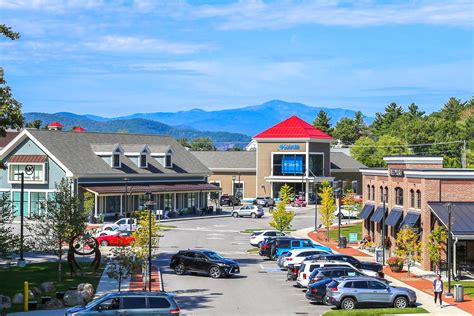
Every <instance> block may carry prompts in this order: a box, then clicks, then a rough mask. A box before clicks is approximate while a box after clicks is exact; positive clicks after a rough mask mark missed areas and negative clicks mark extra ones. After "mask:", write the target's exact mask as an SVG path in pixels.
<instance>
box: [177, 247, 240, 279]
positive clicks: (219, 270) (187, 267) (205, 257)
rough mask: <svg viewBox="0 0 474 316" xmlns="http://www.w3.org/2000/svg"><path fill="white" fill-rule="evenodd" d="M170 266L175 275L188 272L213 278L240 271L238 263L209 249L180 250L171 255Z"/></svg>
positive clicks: (227, 275) (228, 275)
mask: <svg viewBox="0 0 474 316" xmlns="http://www.w3.org/2000/svg"><path fill="white" fill-rule="evenodd" d="M170 268H171V269H173V270H174V272H175V273H176V274H177V275H182V274H185V273H186V272H187V271H189V272H200V273H205V274H208V275H209V276H210V277H211V278H213V279H218V278H220V277H221V276H226V277H230V276H232V275H234V274H237V273H240V268H239V264H238V263H237V262H235V261H233V260H230V259H226V258H224V257H222V256H221V255H219V254H218V253H216V252H214V251H210V250H181V251H179V252H178V253H177V254H175V255H173V256H172V257H171V262H170Z"/></svg>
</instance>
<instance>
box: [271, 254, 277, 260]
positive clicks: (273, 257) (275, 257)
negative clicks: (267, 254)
mask: <svg viewBox="0 0 474 316" xmlns="http://www.w3.org/2000/svg"><path fill="white" fill-rule="evenodd" d="M271 259H272V260H275V261H276V260H277V259H278V256H277V255H276V253H274V254H273V255H271Z"/></svg>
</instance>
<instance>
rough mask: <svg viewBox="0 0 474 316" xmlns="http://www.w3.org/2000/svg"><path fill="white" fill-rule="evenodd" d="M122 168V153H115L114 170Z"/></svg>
mask: <svg viewBox="0 0 474 316" xmlns="http://www.w3.org/2000/svg"><path fill="white" fill-rule="evenodd" d="M121 166H122V161H121V159H120V153H114V154H113V155H112V168H120V167H121Z"/></svg>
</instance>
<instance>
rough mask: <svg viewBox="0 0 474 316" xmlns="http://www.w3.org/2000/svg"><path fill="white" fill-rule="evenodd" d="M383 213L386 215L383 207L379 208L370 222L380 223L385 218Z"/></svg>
mask: <svg viewBox="0 0 474 316" xmlns="http://www.w3.org/2000/svg"><path fill="white" fill-rule="evenodd" d="M383 213H384V209H383V207H381V206H379V207H377V209H376V210H375V212H374V214H373V215H372V217H371V218H370V220H371V221H372V222H376V223H379V222H380V221H381V220H382V218H383V215H384V214H383Z"/></svg>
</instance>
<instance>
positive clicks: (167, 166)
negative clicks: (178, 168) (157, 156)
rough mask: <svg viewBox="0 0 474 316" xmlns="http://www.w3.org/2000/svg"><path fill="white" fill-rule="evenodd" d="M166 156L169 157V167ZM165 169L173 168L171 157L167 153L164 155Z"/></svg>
mask: <svg viewBox="0 0 474 316" xmlns="http://www.w3.org/2000/svg"><path fill="white" fill-rule="evenodd" d="M168 156H169V157H170V162H171V164H170V165H168V164H167V160H168V159H167V158H168ZM165 168H168V169H170V168H173V155H171V154H169V153H168V154H166V155H165Z"/></svg>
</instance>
